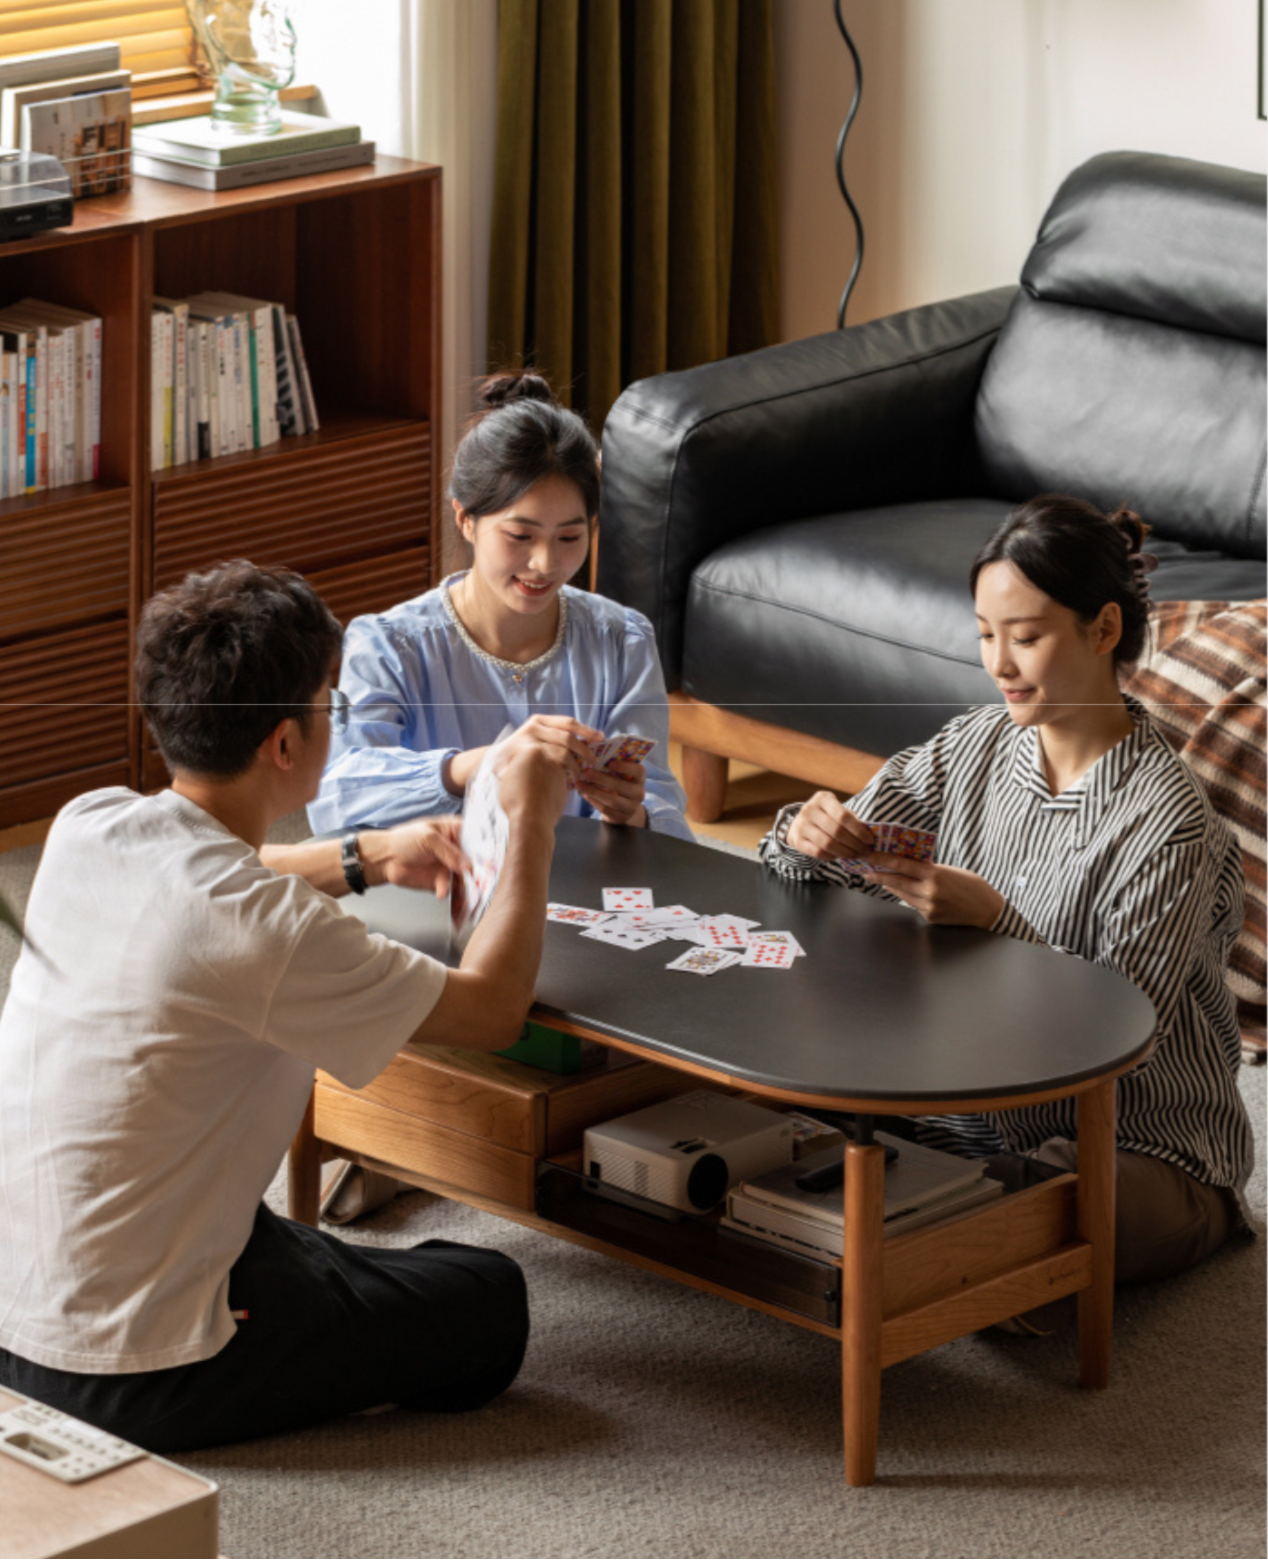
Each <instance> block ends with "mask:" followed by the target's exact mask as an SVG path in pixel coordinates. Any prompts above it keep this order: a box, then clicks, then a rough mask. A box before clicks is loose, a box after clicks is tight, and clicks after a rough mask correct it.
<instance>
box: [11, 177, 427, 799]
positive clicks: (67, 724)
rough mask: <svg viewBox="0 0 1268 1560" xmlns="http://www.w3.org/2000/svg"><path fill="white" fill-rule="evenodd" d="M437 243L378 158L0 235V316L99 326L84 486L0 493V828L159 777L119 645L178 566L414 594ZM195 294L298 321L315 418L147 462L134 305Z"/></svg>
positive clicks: (400, 181) (176, 189)
mask: <svg viewBox="0 0 1268 1560" xmlns="http://www.w3.org/2000/svg"><path fill="white" fill-rule="evenodd" d="M439 236H440V170H439V169H438V168H435V167H432V166H430V165H427V164H420V163H408V162H404V161H401V160H400V159H395V158H380V159H379V161H378V162H377V163H376V164H374V165H373V166H369V167H364V168H353V169H348V170H345V171H343V172H336V173H329V174H319V175H315V176H313V177H310V178H306V179H293V180H286V181H284V182H280V183H277V184H268V185H260V186H256V187H255V188H252V189H248V190H234V191H227V192H223V193H220V194H210V193H207V192H205V191H201V190H190V189H186V188H184V187H182V186H179V185H172V184H162V183H159V182H157V181H154V180H149V179H137V180H136V181H135V184H134V189H133V191H132V192H131V193H130V194H126V195H124V194H120V195H109V196H103V197H100V198H98V199H95V200H91V201H84V202H81V203H80V205H79V206H78V207H77V209H76V213H75V221H74V225H73V226H72V227H70V228H67V229H61V230H58V231H55V232H52V233H47V234H42V235H39V236H37V237H35V238H32V239H26V240H22V241H21V242H19V243H15V244H9V245H4V246H0V306H4V305H7V304H8V303H10V302H12V301H14V300H16V299H18V298H21V297H23V296H37V297H40V298H42V299H46V300H48V301H49V302H54V303H60V304H67V305H70V306H71V307H74V308H78V309H83V310H86V311H89V312H91V313H93V314H96V315H99V316H100V317H101V319H102V322H103V324H102V349H103V372H102V388H103V396H102V431H101V476H100V479H99V480H98V481H96V482H92V483H79V484H76V485H74V486H68V487H62V488H57V489H53V490H50V491H47V492H41V493H34V494H27V495H24V496H22V497H19V498H10V499H4V500H0V828H4V827H8V826H10V825H12V824H17V823H23V822H28V821H30V820H32V819H37V818H43V817H47V816H48V815H49V814H50V813H52V812H53V811H55V810H56V809H57V808H58V807H60V806H61V805H62V804H63V803H64V802H66V801H68V800H69V799H70V798H71V797H72V796H75V795H77V794H78V793H79V792H81V791H84V790H87V789H90V788H92V787H94V786H99V785H111V784H130V785H134V786H150V785H160V784H162V783H164V780H165V771H164V770H163V767H162V764H161V762H160V761H159V759H158V757H157V755H156V754H155V753H153V752H152V751H151V750H150V749H149V747H148V744H147V743H146V742H144V741H143V740H142V731H141V721H140V718H139V715H138V714H137V712H136V711H135V710H134V709H133V708H132V707H131V704H130V697H131V694H130V677H131V674H130V665H131V655H132V636H133V630H134V627H135V623H136V618H137V614H138V612H139V610H140V607H141V604H142V602H143V601H144V600H145V598H146V597H147V596H148V595H150V594H151V593H152V592H153V591H154V590H156V589H161V588H162V587H163V586H164V585H167V584H170V583H172V582H173V581H174V580H176V579H179V578H180V577H181V576H182V575H183V574H184V573H185V572H186V571H187V570H188V569H193V568H201V567H208V566H210V565H211V564H213V563H216V562H218V561H219V560H221V559H223V558H228V557H248V558H251V559H252V560H253V561H254V562H257V563H263V564H283V565H286V566H287V567H290V568H295V569H299V570H300V571H301V572H302V573H304V574H306V575H308V577H309V578H310V579H312V581H313V583H314V584H315V585H316V586H317V588H318V589H319V590H321V591H322V593H323V595H324V596H325V597H326V599H327V601H328V602H329V603H330V606H331V608H332V610H333V611H335V613H336V614H337V615H338V616H339V617H340V618H341V620H342V621H345V622H346V621H347V620H348V619H349V618H350V617H353V616H355V615H356V614H357V613H358V612H367V611H375V610H380V609H382V608H383V607H386V606H388V605H390V604H391V603H392V602H394V601H398V600H401V599H402V598H404V597H405V596H408V595H411V594H416V593H417V592H419V591H422V590H425V589H426V588H427V587H428V586H429V585H431V584H433V583H434V580H435V575H436V566H437V563H438V555H437V549H436V547H435V525H436V512H437V493H436V485H435V480H434V474H435V472H436V470H437V458H438V450H437V444H436V430H437V418H436V407H437V400H438V393H439V371H440V339H439V320H440V314H439V305H440V244H439ZM203 290H220V291H226V292H239V293H244V294H247V295H249V296H253V297H258V298H268V299H271V300H274V301H276V302H278V303H281V304H283V305H284V306H285V307H286V309H287V310H288V311H289V312H291V313H294V314H295V315H297V316H298V318H299V320H300V324H301V327H302V331H303V338H304V350H305V356H306V358H307V362H308V368H309V373H310V376H311V379H312V384H313V393H314V398H315V401H316V404H317V408H318V411H319V413H320V416H321V428H320V430H319V431H318V432H316V433H312V434H304V435H300V436H298V437H291V438H285V439H283V440H281V441H280V442H278V443H275V444H272V445H270V446H267V447H265V448H264V449H259V450H252V451H250V452H247V453H243V454H237V455H225V456H220V457H217V458H215V459H211V460H205V461H197V462H191V463H188V464H185V465H181V466H175V467H171V468H169V469H167V470H164V471H159V472H153V473H152V472H151V471H150V469H149V465H150V427H149V406H150V313H151V300H152V298H153V297H154V296H155V295H158V296H168V297H185V296H188V295H189V294H192V293H196V292H199V291H203Z"/></svg>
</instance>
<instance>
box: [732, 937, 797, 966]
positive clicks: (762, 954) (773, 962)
mask: <svg viewBox="0 0 1268 1560" xmlns="http://www.w3.org/2000/svg"><path fill="white" fill-rule="evenodd" d="M796 962H797V955H796V953H794V951H793V949H792V948H791V947H790V946H789V945H788V944H787V943H773V942H751V943H749V945H748V947H747V948H746V949H745V950H744V956H743V958H742V959H741V960H740V963H741V964H742V965H743V966H744V968H745V969H750V970H752V969H757V970H790V969H792V967H793V965H794V964H796Z"/></svg>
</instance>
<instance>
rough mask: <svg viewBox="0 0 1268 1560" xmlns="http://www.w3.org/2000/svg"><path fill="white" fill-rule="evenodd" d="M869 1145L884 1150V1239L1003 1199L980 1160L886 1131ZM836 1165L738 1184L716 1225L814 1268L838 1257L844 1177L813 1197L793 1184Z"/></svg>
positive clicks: (803, 1165) (836, 1155)
mask: <svg viewBox="0 0 1268 1560" xmlns="http://www.w3.org/2000/svg"><path fill="white" fill-rule="evenodd" d="M876 1141H877V1142H878V1143H879V1144H881V1145H882V1147H884V1148H885V1149H886V1159H887V1163H886V1165H885V1234H886V1236H887V1237H888V1236H890V1235H896V1234H898V1233H899V1231H901V1230H914V1229H916V1228H918V1227H919V1226H920V1225H922V1224H933V1223H935V1222H936V1221H937V1220H939V1219H946V1218H950V1217H951V1215H952V1214H960V1213H966V1212H967V1211H968V1210H969V1209H970V1208H975V1207H977V1206H978V1204H979V1203H985V1202H990V1201H991V1199H992V1198H995V1197H999V1196H1000V1195H1001V1194H1002V1193H1003V1190H1004V1188H1003V1186H1002V1185H1001V1184H1000V1182H999V1181H994V1180H992V1179H991V1178H990V1177H989V1176H988V1175H987V1174H986V1165H985V1163H984V1162H983V1161H982V1160H980V1159H958V1158H957V1157H956V1156H955V1155H954V1154H944V1153H941V1152H940V1151H939V1150H938V1149H934V1148H925V1147H924V1146H923V1145H921V1144H919V1143H908V1142H907V1141H905V1140H904V1139H901V1138H895V1137H890V1136H889V1135H888V1133H885V1132H878V1133H877V1134H876ZM890 1152H893V1154H894V1157H893V1158H892V1160H891V1159H890V1158H889V1155H890ZM842 1163H843V1155H842V1151H841V1150H840V1149H828V1150H826V1151H825V1152H823V1153H819V1154H814V1155H812V1156H811V1157H810V1158H808V1159H803V1160H798V1161H797V1162H795V1163H793V1164H791V1165H784V1166H782V1167H781V1168H780V1169H778V1170H772V1171H770V1172H769V1173H768V1174H766V1175H760V1176H757V1177H755V1178H754V1179H753V1180H751V1181H741V1182H740V1183H739V1184H738V1185H737V1186H734V1187H732V1188H731V1190H730V1191H729V1192H728V1193H727V1199H726V1214H725V1215H724V1217H723V1219H722V1223H723V1225H724V1226H725V1227H726V1228H727V1229H732V1230H738V1231H740V1232H741V1233H742V1234H744V1235H750V1236H755V1237H756V1238H757V1239H759V1240H764V1241H769V1242H770V1243H771V1244H772V1245H776V1246H783V1247H785V1248H787V1249H788V1250H789V1251H796V1252H800V1253H801V1255H802V1256H807V1257H814V1258H815V1259H816V1260H818V1261H820V1262H823V1261H830V1260H832V1259H833V1258H838V1257H840V1256H841V1253H842V1250H843V1247H844V1244H845V1239H844V1230H845V1186H844V1178H843V1177H841V1176H837V1177H835V1184H829V1185H826V1186H821V1187H820V1189H818V1190H815V1189H813V1186H812V1187H811V1188H807V1187H805V1186H798V1184H797V1183H798V1181H799V1180H805V1179H807V1178H808V1177H815V1176H818V1177H819V1178H820V1179H822V1177H823V1176H825V1175H827V1176H828V1177H829V1179H832V1174H831V1173H832V1171H833V1168H834V1167H837V1168H839V1167H841V1165H842Z"/></svg>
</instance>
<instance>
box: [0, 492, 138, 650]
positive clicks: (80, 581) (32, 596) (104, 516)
mask: <svg viewBox="0 0 1268 1560" xmlns="http://www.w3.org/2000/svg"><path fill="white" fill-rule="evenodd" d="M77 491H79V492H81V493H82V489H79V490H77ZM42 496H43V495H41V497H42ZM131 508H132V500H131V495H130V493H129V491H128V489H127V488H115V489H113V490H112V491H110V492H105V493H100V494H91V495H89V496H88V497H79V498H77V499H76V500H75V501H74V502H68V503H57V504H43V505H41V506H39V507H35V506H32V508H31V510H30V511H29V512H24V511H23V510H21V509H17V510H15V512H13V513H10V514H7V515H6V516H5V518H4V521H3V524H0V639H12V638H16V637H17V636H18V635H21V634H29V633H42V632H44V631H45V630H47V629H50V628H61V627H64V626H66V625H68V624H71V623H82V622H84V621H85V620H86V619H88V618H99V617H108V616H109V615H111V614H112V613H122V612H126V611H127V610H128V557H129V545H130V532H131Z"/></svg>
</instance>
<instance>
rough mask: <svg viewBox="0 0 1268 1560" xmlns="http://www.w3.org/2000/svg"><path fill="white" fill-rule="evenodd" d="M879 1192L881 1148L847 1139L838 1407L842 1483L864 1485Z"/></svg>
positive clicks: (875, 1381) (874, 1411) (877, 1392)
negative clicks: (841, 1422)
mask: <svg viewBox="0 0 1268 1560" xmlns="http://www.w3.org/2000/svg"><path fill="white" fill-rule="evenodd" d="M884 1197H885V1152H884V1150H883V1149H882V1148H881V1146H880V1145H879V1144H878V1143H849V1144H847V1145H846V1150H845V1248H844V1256H843V1261H842V1270H841V1406H842V1417H843V1420H844V1430H845V1479H846V1483H847V1484H870V1483H871V1482H872V1480H873V1479H874V1478H875V1477H876V1441H877V1436H878V1433H879V1429H880V1413H881V1262H882V1260H883V1258H882V1246H883V1239H884Z"/></svg>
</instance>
